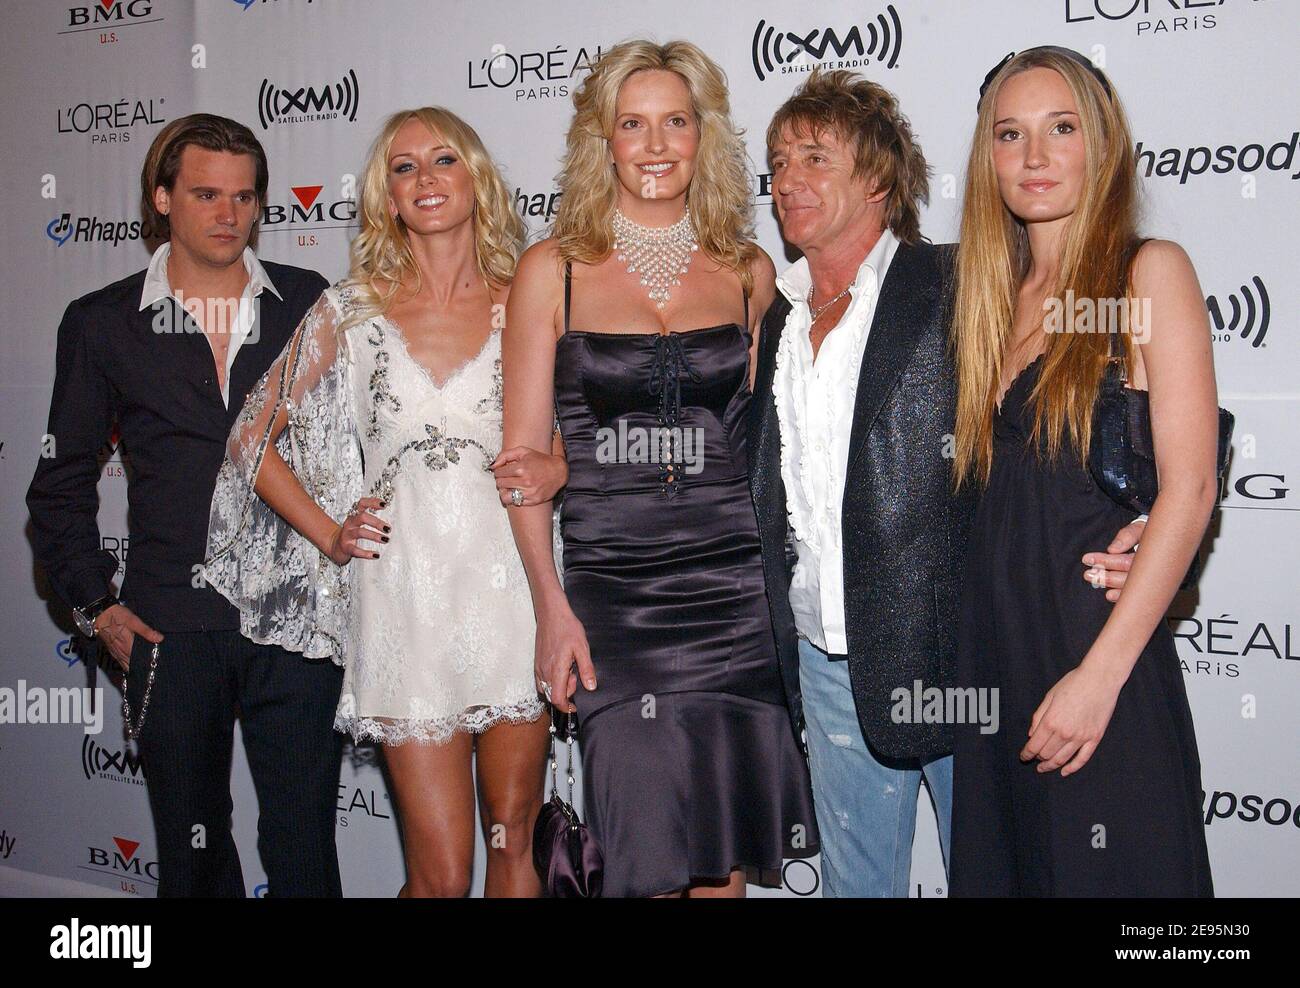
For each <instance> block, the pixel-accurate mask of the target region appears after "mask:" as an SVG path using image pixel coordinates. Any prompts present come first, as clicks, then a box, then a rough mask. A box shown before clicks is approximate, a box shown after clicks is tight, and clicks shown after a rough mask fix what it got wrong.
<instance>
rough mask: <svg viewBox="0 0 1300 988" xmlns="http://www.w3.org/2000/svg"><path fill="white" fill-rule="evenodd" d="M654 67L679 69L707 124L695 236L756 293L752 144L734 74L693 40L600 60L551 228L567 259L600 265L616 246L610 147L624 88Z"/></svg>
mask: <svg viewBox="0 0 1300 988" xmlns="http://www.w3.org/2000/svg"><path fill="white" fill-rule="evenodd" d="M647 69H666V70H667V71H669V72H675V73H677V75H679V76H680V77H681V78H682V81H683V82H685V83H686V88H687V90H688V91H689V92H690V94H691V106H692V109H693V111H694V113H695V116H696V119H697V120H698V121H699V127H700V145H699V151H698V153H697V155H696V159H695V165H696V167H695V172H694V174H693V176H692V178H691V187H690V191H689V192H688V196H689V202H690V209H691V223H692V225H693V226H694V228H695V237H696V239H697V240H698V241H699V244H700V250H702V251H703V252H704V253H706V254H707V255H708V256H709V257H711V258H713V259H714V260H716V261H718V262H719V263H720V264H722V265H723V266H724V267H727V268H730V269H731V270H733V271H735V272H736V274H737V275H738V276H739V277H740V280H741V283H742V284H743V285H744V289H745V292H746V293H748V292H750V291H752V290H753V276H752V274H751V273H750V269H749V263H750V261H751V260H752V259H753V258H754V256H755V254H756V248H755V246H754V243H753V236H754V233H753V228H754V203H753V196H752V194H751V191H750V179H749V167H748V164H747V159H746V155H745V145H744V143H743V142H742V141H741V135H740V132H739V131H737V130H736V129H735V127H734V126H733V124H732V122H731V106H730V102H729V99H728V96H727V79H726V76H725V75H724V74H723V72H722V69H720V68H719V67H718V66H717V64H716V63H715V62H714V61H713V60H712V59H710V58H709V57H708V56H707V55H705V54H704V52H702V51H701V50H700V49H699V48H697V47H696V46H695V45H693V44H691V43H690V42H689V41H671V42H669V43H668V44H666V45H658V44H655V43H654V42H651V41H625V42H623V43H622V44H619V45H615V46H614V47H613V48H611V49H609V51H607V52H605V54H604V55H603V56H601V58H600V60H599V61H597V62H596V64H595V65H594V66H592V69H591V72H590V74H589V75H588V76H587V78H586V79H585V80H584V81H583V83H582V85H581V86H580V87H579V88H578V89H577V91H576V92H575V93H574V94H573V106H574V114H573V122H572V123H571V124H570V125H569V133H568V137H567V139H566V142H567V151H566V153H565V157H564V167H563V169H562V170H561V172H560V174H559V176H558V178H557V181H558V184H559V187H560V191H561V192H562V193H563V195H562V196H561V197H560V205H559V209H558V211H557V213H556V217H555V223H554V225H553V226H552V228H551V235H552V237H554V238H555V241H556V245H557V248H558V255H559V259H560V260H561V261H577V262H578V263H581V264H598V263H600V262H601V261H603V260H605V258H607V257H608V256H609V254H610V251H611V250H612V249H613V244H614V235H613V229H612V219H613V215H614V206H615V203H616V202H617V182H618V179H617V177H616V176H615V174H614V170H613V168H612V167H610V163H609V151H608V148H609V141H610V139H611V138H612V137H613V136H614V118H615V115H616V114H615V109H616V106H617V104H618V92H619V89H620V88H621V87H622V85H623V83H624V82H625V81H626V80H627V78H628V77H629V76H631V75H632V74H633V73H634V72H641V71H645V70H647Z"/></svg>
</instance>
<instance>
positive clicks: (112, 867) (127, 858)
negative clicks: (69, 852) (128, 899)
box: [79, 837, 158, 892]
mask: <svg viewBox="0 0 1300 988" xmlns="http://www.w3.org/2000/svg"><path fill="white" fill-rule="evenodd" d="M139 851H140V842H139V841H138V840H130V839H129V838H126V837H114V838H113V846H112V847H95V846H93V845H88V846H87V847H86V852H87V853H86V859H85V860H86V863H85V864H83V865H80V866H79V867H81V868H83V869H84V870H86V871H93V872H95V873H96V874H99V875H106V876H108V877H110V878H117V879H120V880H121V882H122V885H121V888H122V891H123V892H135V891H136V889H135V883H136V882H140V883H143V884H145V885H154V886H156V885H157V884H158V862H157V861H149V860H147V859H146V858H145V856H144V855H142V854H140V853H139Z"/></svg>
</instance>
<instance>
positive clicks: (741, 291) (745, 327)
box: [740, 285, 749, 330]
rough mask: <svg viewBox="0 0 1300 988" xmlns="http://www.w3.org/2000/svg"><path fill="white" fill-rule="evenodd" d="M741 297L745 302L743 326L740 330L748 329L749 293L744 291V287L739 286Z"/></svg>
mask: <svg viewBox="0 0 1300 988" xmlns="http://www.w3.org/2000/svg"><path fill="white" fill-rule="evenodd" d="M740 294H741V297H742V298H743V299H744V300H745V325H744V326H742V327H741V329H744V330H748V329H749V292H747V291H745V286H744V285H741V286H740Z"/></svg>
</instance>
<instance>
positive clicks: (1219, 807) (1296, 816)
mask: <svg viewBox="0 0 1300 988" xmlns="http://www.w3.org/2000/svg"><path fill="white" fill-rule="evenodd" d="M1201 807H1202V809H1203V810H1204V812H1205V825H1206V826H1207V827H1208V826H1210V824H1212V823H1213V822H1214V821H1215V820H1227V819H1230V818H1231V817H1233V816H1235V817H1236V818H1237V819H1238V820H1241V821H1242V822H1243V823H1256V822H1258V821H1259V820H1263V821H1264V822H1265V823H1268V824H1271V825H1273V826H1274V827H1283V826H1286V824H1288V823H1289V824H1291V825H1292V826H1293V827H1300V802H1297V803H1296V804H1295V805H1294V806H1292V804H1291V802H1290V801H1289V800H1286V799H1282V798H1280V797H1278V798H1276V799H1270V800H1268V801H1267V802H1265V800H1264V797H1263V796H1256V795H1255V794H1254V793H1250V794H1247V795H1245V796H1242V797H1240V798H1238V797H1237V794H1236V793H1235V792H1223V791H1221V790H1215V792H1214V794H1213V795H1212V796H1211V795H1208V794H1207V793H1206V792H1205V791H1204V790H1202V791H1201Z"/></svg>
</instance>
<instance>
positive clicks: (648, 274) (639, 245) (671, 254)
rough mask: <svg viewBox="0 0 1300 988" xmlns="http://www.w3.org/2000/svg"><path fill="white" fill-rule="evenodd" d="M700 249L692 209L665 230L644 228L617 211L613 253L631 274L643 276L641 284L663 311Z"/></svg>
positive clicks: (688, 208)
mask: <svg viewBox="0 0 1300 988" xmlns="http://www.w3.org/2000/svg"><path fill="white" fill-rule="evenodd" d="M699 249H700V245H699V244H698V243H697V242H696V240H695V230H694V229H693V228H692V226H691V210H690V207H687V209H686V211H685V212H684V213H683V214H682V218H681V219H679V220H678V221H677V222H676V223H674V224H673V225H672V226H664V227H654V226H642V225H641V224H640V223H634V222H632V221H631V220H630V219H628V218H627V217H626V216H624V215H623V213H622V211H621V210H618V209H615V210H614V253H615V254H616V255H617V256H618V259H619V260H620V261H622V262H623V263H624V264H626V265H627V273H628V274H636V273H637V272H638V271H639V272H640V273H641V284H643V285H644V286H646V287H647V288H648V289H650V298H651V299H652V300H653V301H654V303H655V305H656V306H657V307H658V308H660V309H662V308H663V307H664V305H665V304H666V303H667V301H668V297H669V295H671V294H672V289H673V288H674V287H675V286H677V285H680V284H681V279H680V275H684V274H685V273H686V268H687V266H688V265H689V264H690V263H691V254H693V253H694V252H695V251H697V250H699Z"/></svg>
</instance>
